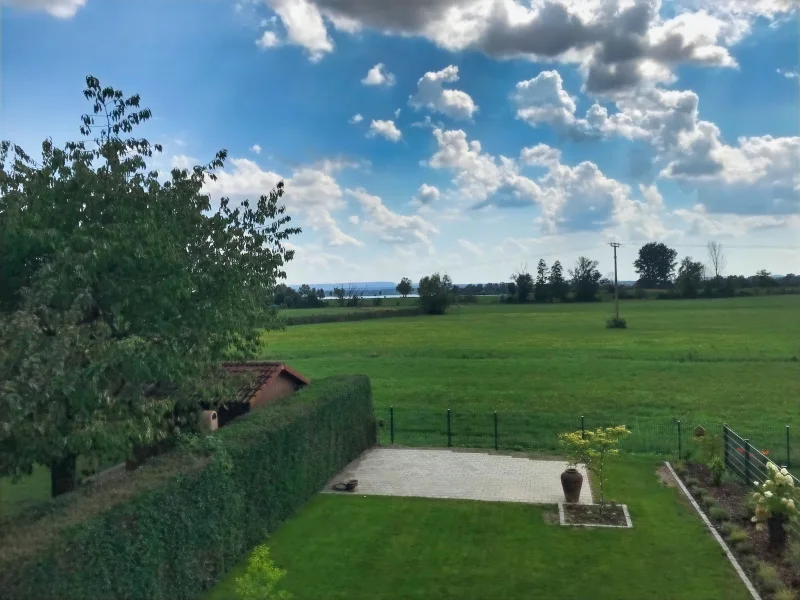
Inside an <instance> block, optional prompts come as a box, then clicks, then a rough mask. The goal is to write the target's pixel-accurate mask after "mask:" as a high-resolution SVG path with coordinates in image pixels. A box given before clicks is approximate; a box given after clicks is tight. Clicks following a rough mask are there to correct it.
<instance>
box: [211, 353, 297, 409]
mask: <svg viewBox="0 0 800 600" xmlns="http://www.w3.org/2000/svg"><path fill="white" fill-rule="evenodd" d="M222 368H223V369H225V370H226V371H227V372H228V373H230V374H232V375H238V374H244V373H251V374H252V376H253V379H252V381H251V382H250V383H249V384H246V385H243V386H242V387H241V388H240V389H239V392H238V393H237V395H236V401H237V402H249V401H250V399H251V398H252V397H253V396H255V395H256V393H257V392H258V390H260V389H261V388H262V387H264V386H265V385H267V384H268V383H269V382H270V381H272V380H274V379H277V378H278V377H280V376H281V375H282V374H283V375H286V376H288V377H290V378H292V379H294V380H295V381H296V382H297V383H300V384H302V385H308V384H309V383H311V382H310V381H309V379H308V378H307V377H304V376H303V375H301V374H300V373H298V372H297V371H295V370H294V369H292V368H290V367H288V366H286V365H285V364H284V363H282V362H274V361H253V362H224V363H222Z"/></svg>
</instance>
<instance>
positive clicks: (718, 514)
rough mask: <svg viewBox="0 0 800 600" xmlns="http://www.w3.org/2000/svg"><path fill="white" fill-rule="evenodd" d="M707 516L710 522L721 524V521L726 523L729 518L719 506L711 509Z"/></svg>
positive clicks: (726, 512) (728, 514)
mask: <svg viewBox="0 0 800 600" xmlns="http://www.w3.org/2000/svg"><path fill="white" fill-rule="evenodd" d="M708 516H709V517H710V518H711V520H712V521H716V522H718V523H721V522H722V521H727V520H728V519H730V518H731V515H730V513H729V512H728V511H727V510H725V509H724V508H722V507H721V506H714V507H711V508H710V509H709V511H708Z"/></svg>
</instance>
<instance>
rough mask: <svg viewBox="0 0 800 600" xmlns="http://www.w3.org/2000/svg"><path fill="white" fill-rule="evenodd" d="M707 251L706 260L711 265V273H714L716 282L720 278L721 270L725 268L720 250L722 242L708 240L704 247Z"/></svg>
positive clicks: (723, 257)
mask: <svg viewBox="0 0 800 600" xmlns="http://www.w3.org/2000/svg"><path fill="white" fill-rule="evenodd" d="M706 249H707V251H708V262H709V265H710V267H711V273H712V274H713V275H714V281H716V282H718V283H719V281H720V280H721V279H722V272H723V271H724V270H725V264H726V260H725V254H724V253H723V252H722V244H719V243H717V242H708V246H707V247H706Z"/></svg>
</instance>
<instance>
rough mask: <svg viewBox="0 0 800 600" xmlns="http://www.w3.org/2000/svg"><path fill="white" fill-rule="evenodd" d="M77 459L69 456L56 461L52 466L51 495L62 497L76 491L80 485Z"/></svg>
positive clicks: (71, 455)
mask: <svg viewBox="0 0 800 600" xmlns="http://www.w3.org/2000/svg"><path fill="white" fill-rule="evenodd" d="M77 459H78V457H77V456H76V455H75V454H68V455H67V456H64V457H62V458H60V459H57V460H54V461H53V462H52V463H51V465H50V495H51V496H53V497H55V496H60V495H61V494H66V493H67V492H71V491H72V490H74V489H75V487H76V486H77V484H78V473H77Z"/></svg>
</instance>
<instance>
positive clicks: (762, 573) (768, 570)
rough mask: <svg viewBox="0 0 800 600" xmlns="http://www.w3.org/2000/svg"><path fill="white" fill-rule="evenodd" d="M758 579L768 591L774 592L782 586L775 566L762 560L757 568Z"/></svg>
mask: <svg viewBox="0 0 800 600" xmlns="http://www.w3.org/2000/svg"><path fill="white" fill-rule="evenodd" d="M756 579H758V581H759V583H760V584H761V587H763V588H764V589H765V590H766V591H768V592H774V591H776V590H777V589H778V588H779V587H780V586H781V580H780V578H779V577H778V571H776V570H775V567H773V566H772V565H768V564H767V563H765V562H762V563H760V564H759V565H758V568H757V569H756Z"/></svg>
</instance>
